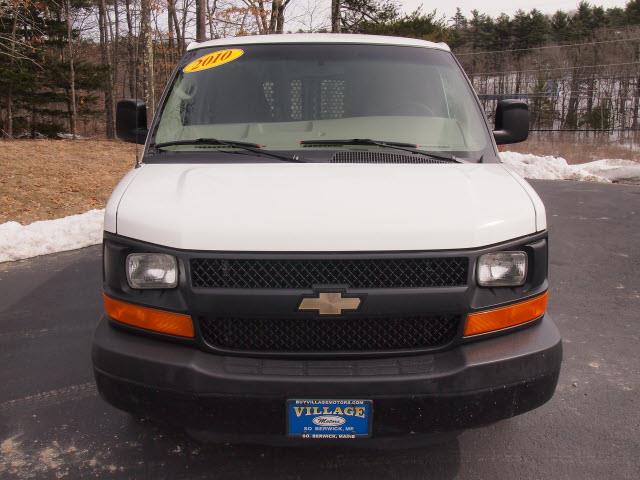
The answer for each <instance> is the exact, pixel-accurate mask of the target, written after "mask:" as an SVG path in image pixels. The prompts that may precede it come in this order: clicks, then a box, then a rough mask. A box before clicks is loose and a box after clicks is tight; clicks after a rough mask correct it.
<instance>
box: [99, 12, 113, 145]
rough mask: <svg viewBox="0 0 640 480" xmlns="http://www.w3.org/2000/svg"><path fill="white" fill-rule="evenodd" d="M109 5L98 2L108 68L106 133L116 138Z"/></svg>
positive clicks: (105, 102) (101, 42)
mask: <svg viewBox="0 0 640 480" xmlns="http://www.w3.org/2000/svg"><path fill="white" fill-rule="evenodd" d="M110 23H111V22H110V20H109V19H108V13H107V6H106V1H105V0H99V2H98V28H99V31H100V57H101V60H102V65H103V66H104V68H105V69H106V72H107V75H106V82H105V85H104V112H105V134H106V136H107V138H115V124H114V112H115V103H114V92H113V85H114V79H113V68H112V58H111V55H110V52H109V26H110Z"/></svg>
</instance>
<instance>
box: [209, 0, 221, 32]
mask: <svg viewBox="0 0 640 480" xmlns="http://www.w3.org/2000/svg"><path fill="white" fill-rule="evenodd" d="M217 9H218V0H213V7H211V8H209V2H207V20H208V22H209V38H211V39H213V38H218V35H217V34H216V33H215V30H214V28H213V25H214V23H215V14H216V10H217Z"/></svg>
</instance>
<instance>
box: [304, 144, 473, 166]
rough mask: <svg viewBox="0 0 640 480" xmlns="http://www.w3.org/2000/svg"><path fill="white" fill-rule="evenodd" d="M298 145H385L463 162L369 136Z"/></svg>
mask: <svg viewBox="0 0 640 480" xmlns="http://www.w3.org/2000/svg"><path fill="white" fill-rule="evenodd" d="M300 145H325V146H327V145H375V146H377V147H386V148H391V149H394V150H404V151H405V152H411V153H416V154H418V155H425V156H428V157H431V158H434V159H436V160H442V161H444V162H451V163H463V161H462V160H460V159H458V158H456V157H454V156H451V157H448V156H446V155H438V154H435V153H431V152H427V151H424V150H419V149H418V148H416V145H414V144H411V143H403V142H385V141H383V140H372V139H370V138H349V139H342V140H324V139H323V140H301V141H300Z"/></svg>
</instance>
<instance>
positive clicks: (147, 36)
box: [141, 0, 156, 117]
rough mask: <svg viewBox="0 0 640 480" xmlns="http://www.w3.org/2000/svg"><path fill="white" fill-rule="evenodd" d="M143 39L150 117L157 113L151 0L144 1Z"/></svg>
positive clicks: (146, 91)
mask: <svg viewBox="0 0 640 480" xmlns="http://www.w3.org/2000/svg"><path fill="white" fill-rule="evenodd" d="M141 30H142V32H141V33H142V38H143V45H144V52H145V58H144V77H145V101H146V104H147V109H148V111H149V113H150V115H151V116H152V117H153V114H154V112H155V102H156V92H155V73H154V65H153V60H154V59H153V35H152V32H151V0H142V28H141Z"/></svg>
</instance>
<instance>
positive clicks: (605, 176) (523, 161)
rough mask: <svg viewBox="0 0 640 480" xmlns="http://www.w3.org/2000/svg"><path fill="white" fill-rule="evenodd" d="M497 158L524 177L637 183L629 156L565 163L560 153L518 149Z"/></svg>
mask: <svg viewBox="0 0 640 480" xmlns="http://www.w3.org/2000/svg"><path fill="white" fill-rule="evenodd" d="M500 158H501V159H502V161H503V162H504V164H505V165H507V166H508V167H509V168H510V169H511V170H513V171H515V172H516V173H517V174H518V175H520V176H522V177H525V178H533V179H539V180H579V181H590V182H604V183H611V182H625V183H640V163H639V162H634V161H633V160H622V159H603V160H596V161H593V162H588V163H578V164H575V165H569V164H568V163H567V161H566V160H565V159H564V158H562V157H552V156H539V155H532V154H529V153H518V152H502V153H500Z"/></svg>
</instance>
